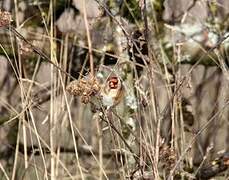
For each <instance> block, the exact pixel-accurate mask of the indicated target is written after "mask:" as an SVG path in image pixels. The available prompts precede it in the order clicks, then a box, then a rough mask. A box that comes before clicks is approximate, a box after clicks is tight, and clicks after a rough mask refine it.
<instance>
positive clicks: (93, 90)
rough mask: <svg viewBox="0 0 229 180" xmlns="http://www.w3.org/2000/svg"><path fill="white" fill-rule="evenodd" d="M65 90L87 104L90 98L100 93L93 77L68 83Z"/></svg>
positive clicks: (98, 85)
mask: <svg viewBox="0 0 229 180" xmlns="http://www.w3.org/2000/svg"><path fill="white" fill-rule="evenodd" d="M66 90H67V91H68V92H69V93H70V94H72V95H74V96H80V97H81V101H82V103H84V104H87V103H88V102H89V101H90V98H91V97H92V96H95V95H96V94H98V93H99V92H100V84H99V82H98V81H97V79H96V78H95V77H92V76H89V77H87V78H83V79H80V80H75V81H72V82H70V84H69V85H68V86H67V88H66Z"/></svg>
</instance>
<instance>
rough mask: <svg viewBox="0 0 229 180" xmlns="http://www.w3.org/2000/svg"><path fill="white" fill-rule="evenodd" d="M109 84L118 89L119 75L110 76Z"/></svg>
mask: <svg viewBox="0 0 229 180" xmlns="http://www.w3.org/2000/svg"><path fill="white" fill-rule="evenodd" d="M108 85H109V88H111V89H117V88H118V78H117V77H110V78H109V79H108Z"/></svg>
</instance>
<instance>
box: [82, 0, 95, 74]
mask: <svg viewBox="0 0 229 180" xmlns="http://www.w3.org/2000/svg"><path fill="white" fill-rule="evenodd" d="M83 11H84V12H83V17H84V22H85V27H86V32H87V42H88V52H89V60H90V71H91V75H92V77H93V76H94V61H93V54H92V44H91V37H90V31H89V26H88V20H87V11H86V2H85V0H84V1H83Z"/></svg>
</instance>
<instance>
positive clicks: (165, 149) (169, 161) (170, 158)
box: [159, 145, 176, 170]
mask: <svg viewBox="0 0 229 180" xmlns="http://www.w3.org/2000/svg"><path fill="white" fill-rule="evenodd" d="M159 160H160V162H161V163H162V164H163V166H164V168H165V169H167V170H171V169H172V168H173V167H174V165H175V163H176V153H175V151H174V149H173V148H172V147H169V146H166V145H164V146H162V147H160V151H159Z"/></svg>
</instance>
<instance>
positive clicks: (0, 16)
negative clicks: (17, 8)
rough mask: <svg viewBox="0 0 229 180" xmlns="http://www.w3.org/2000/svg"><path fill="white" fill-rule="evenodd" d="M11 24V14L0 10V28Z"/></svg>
mask: <svg viewBox="0 0 229 180" xmlns="http://www.w3.org/2000/svg"><path fill="white" fill-rule="evenodd" d="M10 22H11V14H10V13H9V12H7V11H1V10H0V27H4V26H8V25H9V24H10Z"/></svg>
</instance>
